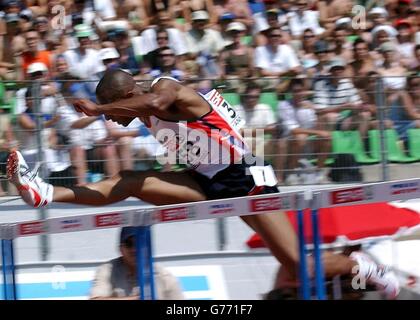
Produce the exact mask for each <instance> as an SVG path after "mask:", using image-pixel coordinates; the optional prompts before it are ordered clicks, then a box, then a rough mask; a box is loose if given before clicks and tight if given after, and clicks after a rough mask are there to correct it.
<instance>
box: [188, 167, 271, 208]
mask: <svg viewBox="0 0 420 320" xmlns="http://www.w3.org/2000/svg"><path fill="white" fill-rule="evenodd" d="M250 166H252V165H249V164H246V163H240V164H232V165H230V166H229V167H227V168H226V169H224V170H222V171H220V172H218V173H217V174H216V175H215V176H214V177H213V178H208V177H206V176H204V175H202V174H200V173H198V172H196V171H190V172H189V173H190V175H191V176H192V177H193V179H194V180H195V181H196V182H197V183H198V184H199V185H200V187H201V189H202V190H203V192H204V194H205V195H206V196H207V199H209V200H215V199H225V198H236V197H245V196H248V195H257V194H269V193H279V189H278V188H277V187H276V186H274V187H269V186H265V187H262V188H257V187H256V186H255V183H254V179H253V178H252V175H250V174H249V172H248V174H247V168H249V167H250ZM255 191H256V192H255Z"/></svg>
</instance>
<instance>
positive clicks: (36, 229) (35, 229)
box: [18, 221, 46, 236]
mask: <svg viewBox="0 0 420 320" xmlns="http://www.w3.org/2000/svg"><path fill="white" fill-rule="evenodd" d="M18 228H19V230H18V235H19V236H31V235H37V234H42V233H44V232H45V229H46V228H45V224H44V222H43V221H32V222H25V223H20V224H19V227H18Z"/></svg>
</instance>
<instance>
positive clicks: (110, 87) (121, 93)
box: [96, 69, 143, 126]
mask: <svg viewBox="0 0 420 320" xmlns="http://www.w3.org/2000/svg"><path fill="white" fill-rule="evenodd" d="M142 93H143V90H142V89H141V87H140V86H139V85H137V84H136V82H135V81H134V79H133V76H132V75H131V74H129V73H128V72H125V71H123V70H121V69H110V70H107V71H106V72H105V74H104V76H103V77H102V79H101V80H100V81H99V84H98V86H97V87H96V97H97V99H98V102H99V103H100V104H107V103H113V102H116V101H118V100H121V99H126V98H131V97H133V96H135V95H141V94H142ZM106 118H107V120H112V121H115V122H118V123H120V124H122V125H124V126H127V125H128V124H130V122H131V121H132V120H133V118H127V117H120V116H106Z"/></svg>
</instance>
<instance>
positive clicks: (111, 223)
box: [94, 212, 126, 228]
mask: <svg viewBox="0 0 420 320" xmlns="http://www.w3.org/2000/svg"><path fill="white" fill-rule="evenodd" d="M94 219H95V223H94V225H95V228H107V227H118V226H122V225H124V224H125V222H126V221H125V220H126V219H125V215H124V214H123V213H118V212H114V213H103V214H97V215H95V217H94Z"/></svg>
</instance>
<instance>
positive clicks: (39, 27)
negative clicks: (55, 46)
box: [34, 16, 49, 51]
mask: <svg viewBox="0 0 420 320" xmlns="http://www.w3.org/2000/svg"><path fill="white" fill-rule="evenodd" d="M34 27H35V29H36V31H37V32H38V34H39V42H38V49H39V50H41V51H42V50H47V41H48V34H49V30H48V19H47V17H45V16H39V17H37V18H36V19H35V21H34Z"/></svg>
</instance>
